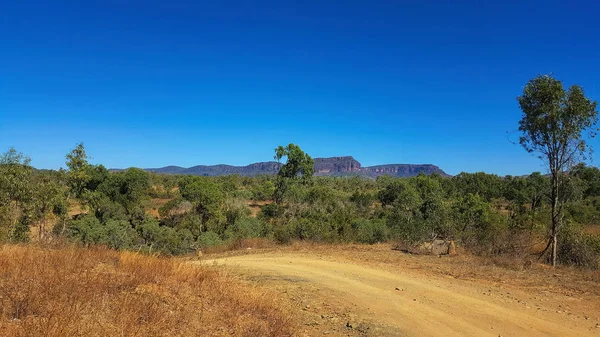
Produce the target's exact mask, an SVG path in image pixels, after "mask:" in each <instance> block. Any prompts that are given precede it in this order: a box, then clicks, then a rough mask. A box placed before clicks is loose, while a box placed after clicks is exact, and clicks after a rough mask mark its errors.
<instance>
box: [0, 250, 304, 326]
mask: <svg viewBox="0 0 600 337" xmlns="http://www.w3.org/2000/svg"><path fill="white" fill-rule="evenodd" d="M273 298H274V296H270V295H269V294H267V293H265V291H264V290H258V289H257V288H253V287H250V286H249V285H247V284H243V283H240V281H238V280H234V279H232V278H231V277H229V276H227V275H224V274H222V273H221V272H218V271H216V270H214V269H212V268H210V267H199V266H197V265H192V264H190V263H187V262H185V261H181V260H175V259H172V258H170V259H169V258H159V257H151V256H144V255H140V254H136V253H131V252H115V251H111V250H108V249H105V248H90V249H83V248H77V247H63V248H42V247H38V246H34V245H22V246H19V245H5V246H2V247H0V335H1V336H286V335H288V336H289V335H294V332H295V329H296V324H295V323H294V322H293V321H292V320H291V319H290V318H289V317H290V315H289V314H288V313H287V312H286V311H285V310H284V309H281V308H277V306H276V303H275V302H274V300H273Z"/></svg>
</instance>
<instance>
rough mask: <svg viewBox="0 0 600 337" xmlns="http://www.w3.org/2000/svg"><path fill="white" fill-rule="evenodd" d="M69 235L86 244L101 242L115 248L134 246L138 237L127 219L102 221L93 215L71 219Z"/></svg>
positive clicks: (68, 229)
mask: <svg viewBox="0 0 600 337" xmlns="http://www.w3.org/2000/svg"><path fill="white" fill-rule="evenodd" d="M67 236H68V237H70V238H73V239H75V240H76V241H79V242H81V243H82V244H84V245H89V244H101V245H107V246H109V247H111V248H113V249H127V248H132V247H133V244H134V240H135V239H136V237H137V236H136V233H135V231H134V230H133V229H132V228H131V225H130V224H129V222H127V221H123V220H109V221H107V222H106V223H101V222H100V221H99V220H98V219H97V218H96V217H94V216H92V215H84V216H82V217H79V218H77V219H75V220H71V221H70V222H69V224H68V227H67Z"/></svg>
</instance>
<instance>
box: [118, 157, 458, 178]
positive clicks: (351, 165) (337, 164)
mask: <svg viewBox="0 0 600 337" xmlns="http://www.w3.org/2000/svg"><path fill="white" fill-rule="evenodd" d="M314 161H315V176H342V177H343V176H363V177H370V178H376V177H378V176H381V175H389V176H392V177H413V176H416V175H418V174H420V173H423V174H427V175H429V174H434V173H436V174H439V175H441V176H444V177H448V176H450V175H449V174H447V173H446V172H444V171H443V170H442V169H441V168H439V167H438V166H436V165H433V164H383V165H373V166H362V165H361V163H360V162H359V161H358V160H356V159H354V157H352V156H339V157H326V158H314ZM281 165H283V164H281V163H278V162H276V161H267V162H257V163H252V164H249V165H245V166H234V165H227V164H217V165H196V166H192V167H187V168H186V167H181V166H175V165H169V166H165V167H159V168H145V169H144V170H146V171H148V172H154V173H160V174H188V175H201V176H221V175H230V174H239V175H242V176H256V175H270V174H277V172H278V171H279V168H280V167H281ZM120 170H121V169H112V171H120Z"/></svg>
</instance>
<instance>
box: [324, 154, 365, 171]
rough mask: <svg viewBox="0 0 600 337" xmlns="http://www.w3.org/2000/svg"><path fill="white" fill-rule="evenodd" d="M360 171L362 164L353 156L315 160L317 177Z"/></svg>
mask: <svg viewBox="0 0 600 337" xmlns="http://www.w3.org/2000/svg"><path fill="white" fill-rule="evenodd" d="M359 171H360V163H359V162H358V161H357V160H356V159H354V158H353V157H351V156H345V157H330V158H315V175H330V174H336V173H352V172H359Z"/></svg>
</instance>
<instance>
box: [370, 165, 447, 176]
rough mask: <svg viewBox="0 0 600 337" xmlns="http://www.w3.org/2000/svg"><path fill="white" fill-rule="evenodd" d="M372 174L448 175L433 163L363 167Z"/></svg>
mask: <svg viewBox="0 0 600 337" xmlns="http://www.w3.org/2000/svg"><path fill="white" fill-rule="evenodd" d="M363 170H364V171H365V172H367V173H368V174H369V175H370V176H380V175H390V176H393V177H414V176H416V175H419V173H423V174H427V175H429V174H434V173H437V174H439V175H441V176H444V177H446V176H448V174H446V172H444V171H442V169H440V168H439V167H437V166H435V165H431V164H422V165H417V164H389V165H376V166H369V167H365V168H363Z"/></svg>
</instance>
